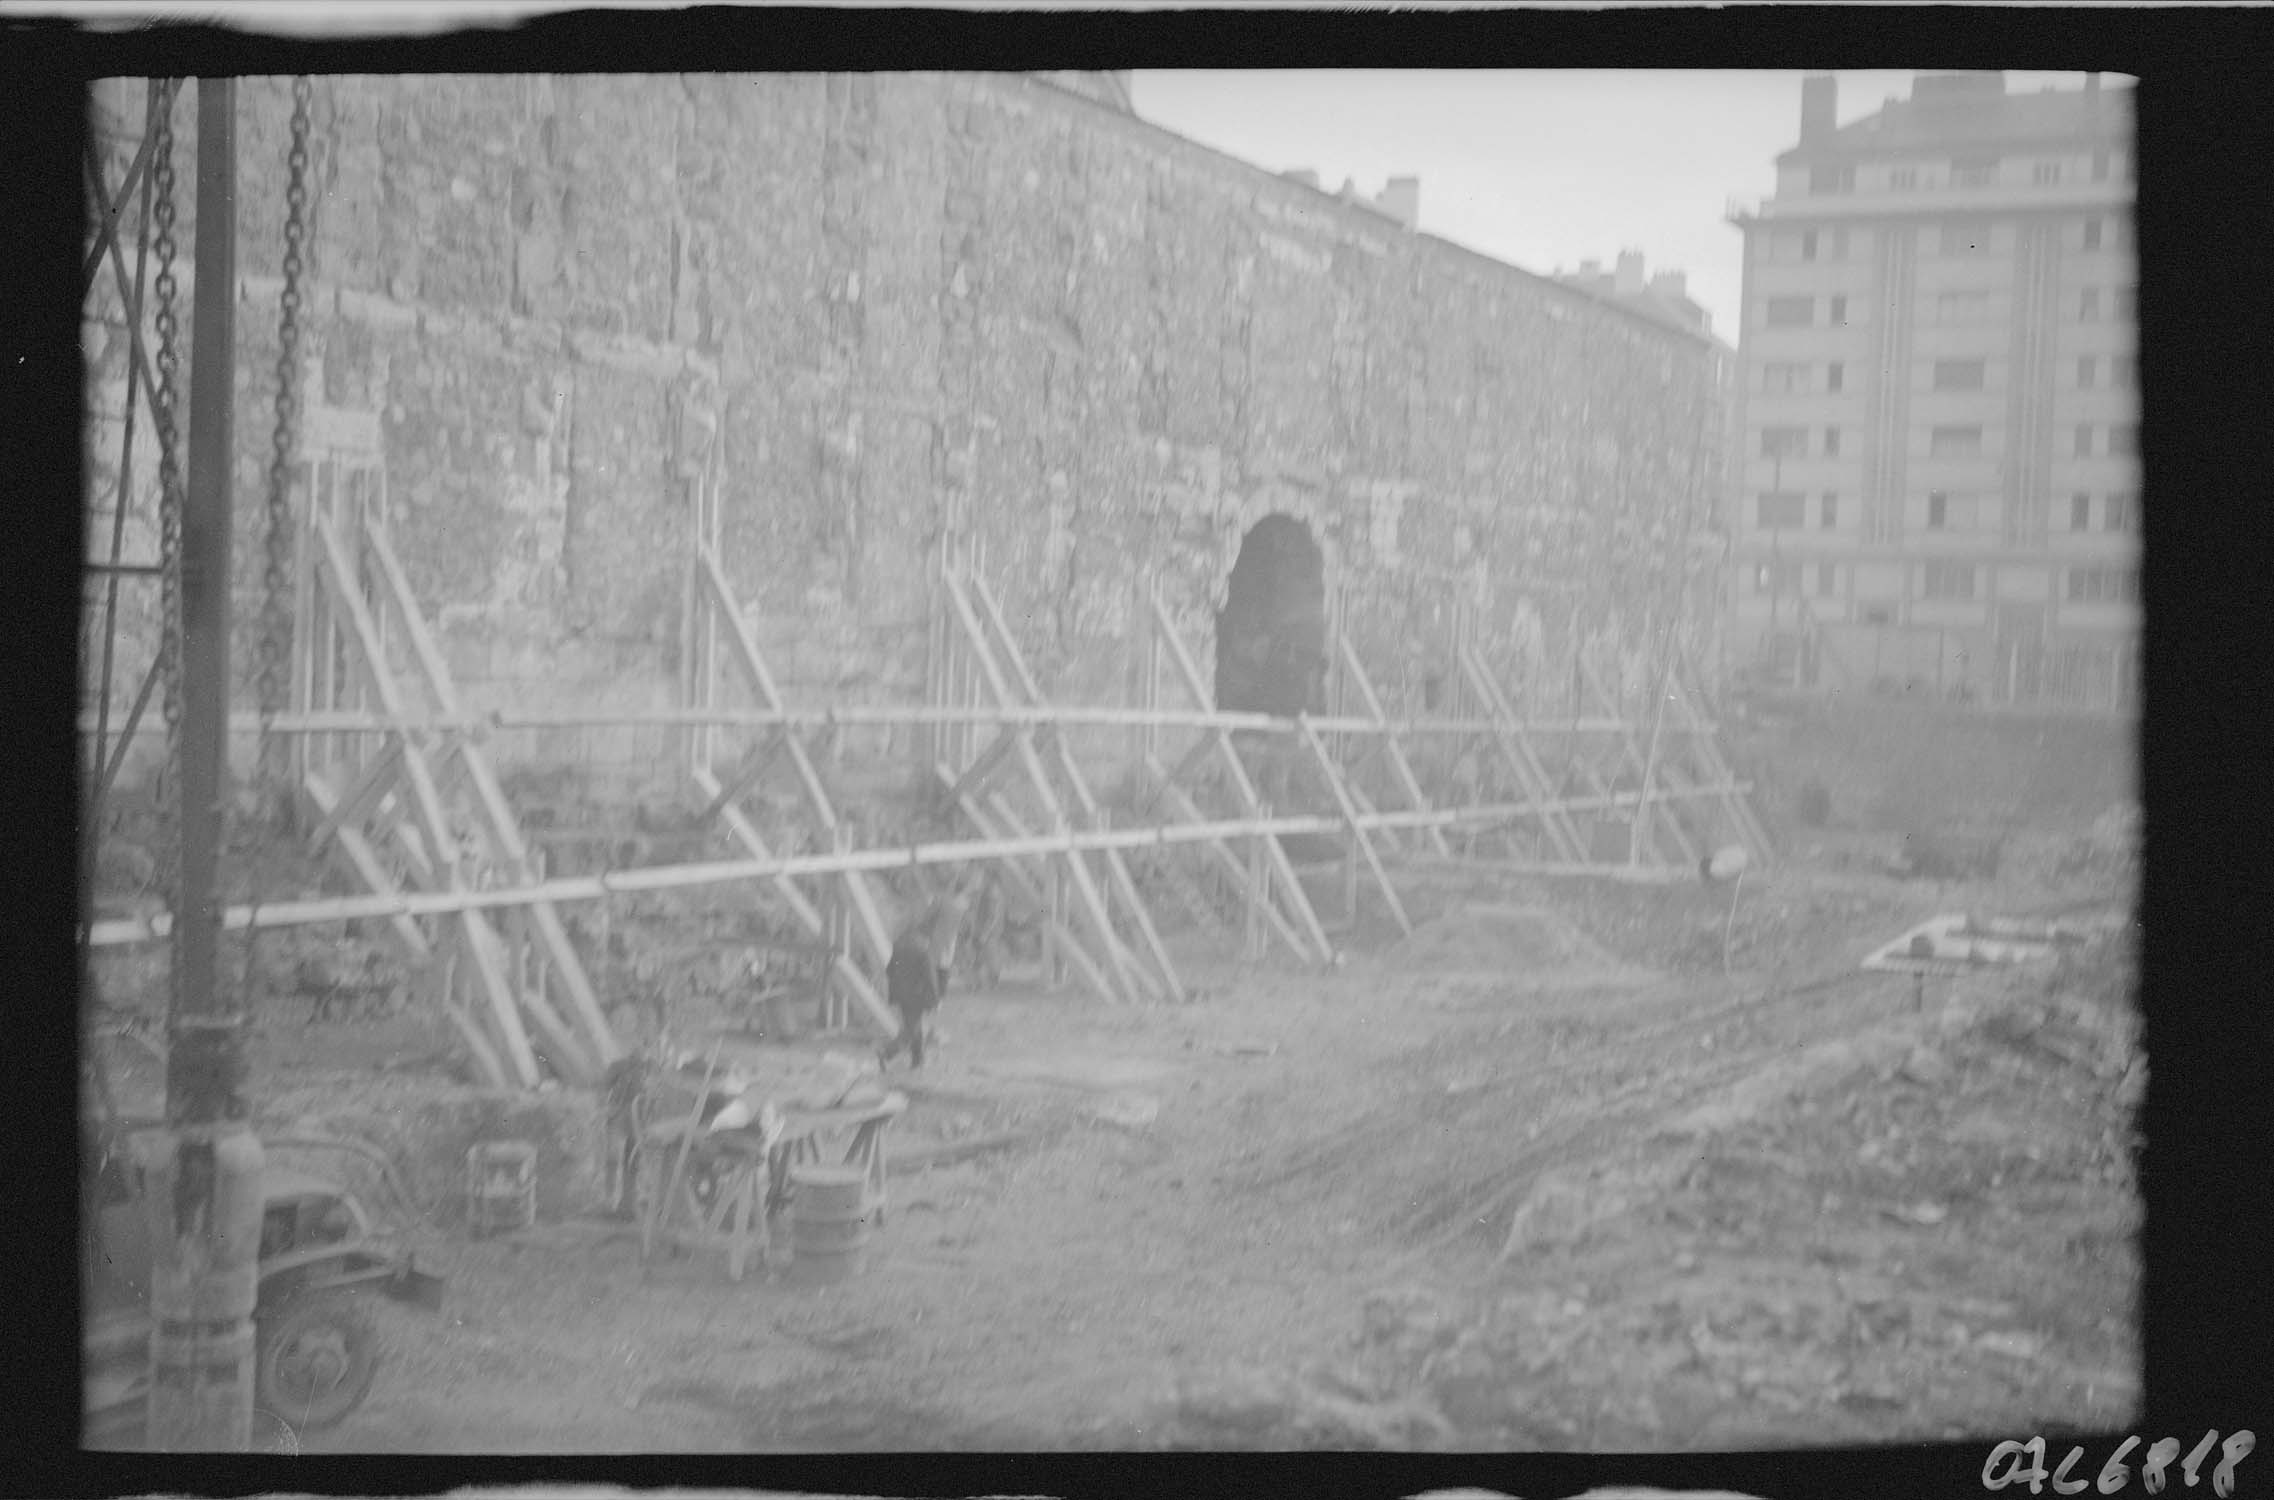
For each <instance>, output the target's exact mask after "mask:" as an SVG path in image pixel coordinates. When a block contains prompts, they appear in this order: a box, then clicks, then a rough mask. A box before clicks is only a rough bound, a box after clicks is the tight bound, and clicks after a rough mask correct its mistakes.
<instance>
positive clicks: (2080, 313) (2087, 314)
mask: <svg viewBox="0 0 2274 1500" xmlns="http://www.w3.org/2000/svg"><path fill="white" fill-rule="evenodd" d="M2077 317H2078V318H2079V319H2081V320H2082V321H2084V322H2087V323H2097V322H2099V321H2100V288H2099V287H2096V286H2088V287H2086V288H2085V289H2084V290H2083V291H2081V292H2079V293H2077Z"/></svg>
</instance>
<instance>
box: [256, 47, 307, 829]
mask: <svg viewBox="0 0 2274 1500" xmlns="http://www.w3.org/2000/svg"><path fill="white" fill-rule="evenodd" d="M310 94H311V85H310V81H309V79H308V78H307V77H306V76H305V75H303V76H301V77H297V78H295V79H293V80H292V149H291V153H290V155H289V156H288V157H287V159H286V160H287V163H288V165H289V167H290V177H289V182H288V185H287V187H286V189H285V195H284V202H285V214H284V291H283V294H282V296H281V298H280V303H279V307H280V311H279V315H278V323H277V354H276V432H275V436H274V439H273V452H272V453H271V455H270V458H269V469H268V534H267V538H266V542H267V560H266V567H265V569H264V571H263V573H262V579H261V581H262V586H263V589H264V593H263V596H262V607H261V627H262V628H261V636H260V643H259V648H258V649H259V666H258V692H259V700H260V713H261V741H260V743H261V762H262V764H261V771H262V779H263V780H264V781H265V782H267V784H268V786H269V788H270V790H271V791H272V793H274V794H275V795H276V796H277V799H278V801H279V803H280V804H282V803H283V802H284V777H285V771H286V759H285V756H284V754H283V750H284V746H283V743H282V741H280V740H279V739H278V738H277V736H276V735H275V734H274V733H273V732H271V730H270V722H271V721H272V720H273V719H275V717H276V716H277V715H278V714H279V713H281V712H283V710H284V694H285V676H286V673H287V670H288V667H287V663H288V660H289V658H290V655H291V651H292V599H291V588H292V582H291V571H292V510H291V504H292V501H291V494H292V460H293V456H294V450H295V448H296V446H297V444H298V440H299V432H300V306H301V293H300V281H301V272H302V267H303V260H302V255H303V250H304V248H305V246H306V242H307V216H308V103H309V98H310ZM276 811H277V812H279V813H281V811H282V806H281V805H280V806H279V807H278V808H277V809H276Z"/></svg>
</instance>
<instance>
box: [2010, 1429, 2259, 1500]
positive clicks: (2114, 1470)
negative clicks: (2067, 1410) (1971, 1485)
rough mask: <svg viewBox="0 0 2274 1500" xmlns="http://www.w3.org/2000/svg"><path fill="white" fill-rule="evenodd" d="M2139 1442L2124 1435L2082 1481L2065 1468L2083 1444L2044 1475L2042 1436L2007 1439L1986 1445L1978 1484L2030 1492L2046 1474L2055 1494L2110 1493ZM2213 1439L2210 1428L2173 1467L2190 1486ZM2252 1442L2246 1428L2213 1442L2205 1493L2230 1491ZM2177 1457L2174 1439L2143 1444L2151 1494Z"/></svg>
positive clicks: (2124, 1480)
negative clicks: (2214, 1459)
mask: <svg viewBox="0 0 2274 1500" xmlns="http://www.w3.org/2000/svg"><path fill="white" fill-rule="evenodd" d="M2139 1441H2140V1440H2139V1439H2138V1438H2136V1437H2128V1438H2126V1439H2125V1440H2124V1441H2123V1443H2122V1445H2121V1446H2119V1447H2118V1448H2117V1450H2116V1451H2115V1452H2114V1453H2112V1454H2110V1455H2109V1456H2108V1462H2107V1463H2105V1464H2103V1465H2101V1469H2100V1478H2099V1479H2098V1480H2095V1481H2090V1482H2088V1481H2086V1480H2082V1479H2074V1478H2071V1477H2070V1475H2069V1471H2070V1470H2071V1469H2073V1468H2075V1467H2076V1465H2077V1463H2078V1461H2079V1460H2081V1459H2082V1458H2083V1457H2084V1449H2083V1448H2081V1447H2077V1448H2071V1449H2070V1450H2069V1453H2068V1457H2066V1458H2064V1459H2062V1460H2061V1466H2060V1467H2059V1468H2057V1469H2055V1470H2053V1471H2052V1472H2051V1473H2050V1474H2048V1473H2047V1472H2046V1469H2045V1439H2043V1438H2042V1437H2033V1438H2031V1439H2030V1440H2029V1441H2028V1442H2026V1443H2017V1442H2013V1441H2011V1440H2008V1441H2006V1442H2003V1443H2000V1444H1998V1446H1997V1447H1995V1448H1993V1449H1991V1450H1990V1461H1989V1462H1988V1463H1986V1464H1984V1465H1982V1488H1984V1489H1986V1490H2002V1489H2004V1488H2005V1487H2006V1486H2008V1485H2012V1484H2023V1483H2026V1484H2027V1485H2028V1486H2029V1493H2031V1494H2032V1495H2035V1494H2041V1493H2042V1492H2043V1490H2044V1487H2045V1483H2046V1481H2047V1480H2048V1479H2050V1480H2051V1481H2052V1484H2053V1493H2054V1494H2056V1495H2074V1494H2077V1493H2079V1492H2081V1491H2083V1490H2085V1489H2087V1488H2091V1489H2096V1490H2098V1491H2099V1492H2100V1493H2101V1494H2103V1495H2113V1494H2115V1493H2116V1492H2117V1491H2118V1490H2120V1489H2122V1488H2124V1486H2125V1485H2126V1484H2128V1483H2130V1482H2131V1478H2132V1474H2131V1471H2130V1470H2129V1469H2127V1468H2125V1466H2124V1460H2125V1459H2126V1458H2127V1457H2128V1456H2129V1455H2130V1454H2131V1452H2132V1450H2133V1448H2135V1447H2137V1446H2138V1445H2139ZM2214 1443H2219V1434H2218V1432H2217V1430H2216V1429H2214V1430H2212V1431H2210V1432H2206V1433H2204V1434H2203V1440H2202V1441H2201V1442H2199V1443H2197V1444H2196V1445H2195V1448H2194V1451H2193V1452H2191V1453H2189V1454H2188V1455H2187V1460H2186V1462H2184V1463H2182V1464H2181V1465H2180V1466H2179V1472H2180V1473H2181V1475H2182V1476H2184V1477H2185V1479H2186V1481H2187V1485H2188V1487H2189V1488H2190V1489H2192V1488H2194V1487H2195V1485H2196V1484H2197V1483H2198V1482H2199V1471H2200V1470H2201V1469H2202V1467H2203V1461H2204V1460H2205V1459H2207V1458H2209V1457H2210V1456H2211V1446H2212V1444H2214ZM2256 1446H2258V1439H2257V1438H2255V1437H2253V1436H2252V1435H2251V1434H2250V1432H2249V1431H2248V1430H2247V1429H2246V1430H2244V1431H2242V1432H2238V1433H2236V1434H2234V1435H2233V1436H2232V1437H2230V1438H2228V1439H2227V1440H2226V1441H2225V1442H2224V1443H2219V1465H2218V1467H2217V1468H2215V1469H2213V1470H2212V1471H2211V1493H2212V1494H2214V1495H2217V1496H2218V1497H2219V1500H2226V1497H2227V1496H2229V1495H2231V1494H2233V1493H2234V1490H2235V1465H2237V1464H2239V1463H2241V1462H2242V1460H2243V1456H2244V1455H2245V1454H2247V1453H2249V1452H2250V1450H2251V1449H2252V1448H2254V1447H2256ZM2177 1457H2179V1439H2177V1438H2168V1437H2167V1438H2163V1439H2160V1440H2159V1441H2157V1442H2156V1443H2155V1444H2154V1445H2152V1446H2151V1447H2150V1448H2149V1449H2148V1455H2147V1460H2146V1462H2144V1463H2142V1464H2141V1465H2140V1485H2141V1488H2143V1489H2145V1490H2146V1491H2147V1492H2148V1493H2149V1494H2151V1495H2160V1494H2162V1493H2163V1487H2164V1483H2165V1473H2164V1471H2165V1470H2167V1469H2169V1468H2170V1467H2171V1461H2172V1460H2173V1459H2175V1458H2177Z"/></svg>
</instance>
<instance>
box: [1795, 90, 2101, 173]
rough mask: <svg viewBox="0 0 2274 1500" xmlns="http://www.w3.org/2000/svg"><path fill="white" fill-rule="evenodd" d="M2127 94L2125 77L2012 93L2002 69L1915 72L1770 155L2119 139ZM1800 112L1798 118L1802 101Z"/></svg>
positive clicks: (1807, 156) (1812, 156) (1810, 156)
mask: <svg viewBox="0 0 2274 1500" xmlns="http://www.w3.org/2000/svg"><path fill="white" fill-rule="evenodd" d="M1814 81H1815V80H1812V82H1814ZM2132 95H2133V88H2132V85H2131V84H2130V83H2097V82H2096V84H2095V85H2094V86H2091V87H2087V88H2082V89H2048V90H2045V91H2042V92H2039V93H2034V94H2017V93H2009V92H2007V90H2006V86H2005V75H2004V74H2002V73H1922V74H1920V75H1919V76H1918V78H1917V79H1916V80H1914V81H1913V83H1912V86H1911V94H1910V97H1908V98H1905V99H1890V100H1888V101H1887V102H1886V103H1885V104H1884V105H1882V106H1881V107H1880V108H1879V109H1878V110H1876V111H1874V112H1873V113H1871V114H1868V115H1865V116H1864V117H1863V118H1862V119H1860V120H1855V121H1852V122H1851V123H1849V124H1846V125H1842V126H1839V127H1838V128H1837V129H1834V130H1831V131H1829V132H1824V133H1820V134H1818V135H1817V137H1816V138H1815V139H1813V140H1811V139H1809V138H1808V135H1809V132H1808V130H1807V129H1806V128H1805V126H1804V128H1803V131H1802V139H1801V142H1800V144H1799V145H1797V146H1795V147H1793V148H1792V149H1791V150H1789V151H1786V152H1784V153H1783V154H1782V155H1780V156H1778V157H1777V161H1778V162H1779V164H1784V163H1788V162H1796V161H1811V160H1818V159H1821V158H1824V157H1827V156H1848V155H1851V154H1877V153H1880V152H1898V151H1917V150H1923V149H1945V148H1948V147H1952V146H2004V145H2014V146H2026V145H2030V144H2035V143H2045V144H2050V143H2053V142H2057V141H2070V140H2079V139H2089V138H2091V137H2093V136H2096V135H2099V136H2108V137H2112V138H2117V139H2121V138H2123V137H2125V136H2127V135H2129V133H2130V131H2131V126H2132ZM1803 116H1804V120H1805V118H1806V108H1805V106H1804V109H1803Z"/></svg>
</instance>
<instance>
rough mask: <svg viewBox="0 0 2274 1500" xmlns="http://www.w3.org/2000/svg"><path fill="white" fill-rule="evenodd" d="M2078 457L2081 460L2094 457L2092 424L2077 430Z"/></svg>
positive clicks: (2086, 424)
mask: <svg viewBox="0 0 2274 1500" xmlns="http://www.w3.org/2000/svg"><path fill="white" fill-rule="evenodd" d="M2076 456H2077V457H2079V458H2090V457H2092V424H2091V423H2090V422H2087V423H2085V424H2084V425H2083V426H2081V427H2079V428H2078V429H2077V449H2076Z"/></svg>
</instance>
